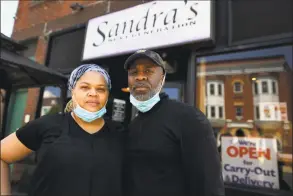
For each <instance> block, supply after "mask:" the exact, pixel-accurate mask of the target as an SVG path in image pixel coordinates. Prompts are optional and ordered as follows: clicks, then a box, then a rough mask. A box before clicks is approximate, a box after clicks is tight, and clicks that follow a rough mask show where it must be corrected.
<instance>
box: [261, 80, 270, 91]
mask: <svg viewBox="0 0 293 196" xmlns="http://www.w3.org/2000/svg"><path fill="white" fill-rule="evenodd" d="M261 88H262V93H268V92H269V91H268V83H267V81H262V82H261Z"/></svg>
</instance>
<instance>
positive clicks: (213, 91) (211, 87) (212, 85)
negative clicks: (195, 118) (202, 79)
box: [210, 84, 215, 95]
mask: <svg viewBox="0 0 293 196" xmlns="http://www.w3.org/2000/svg"><path fill="white" fill-rule="evenodd" d="M210 95H215V85H214V84H210Z"/></svg>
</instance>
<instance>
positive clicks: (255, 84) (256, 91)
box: [253, 82, 258, 95]
mask: <svg viewBox="0 0 293 196" xmlns="http://www.w3.org/2000/svg"><path fill="white" fill-rule="evenodd" d="M253 84H254V94H255V95H258V83H257V82H253Z"/></svg>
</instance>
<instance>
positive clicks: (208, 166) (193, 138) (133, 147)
mask: <svg viewBox="0 0 293 196" xmlns="http://www.w3.org/2000/svg"><path fill="white" fill-rule="evenodd" d="M160 97H161V101H160V102H159V103H158V104H156V105H155V106H154V107H153V108H152V109H151V110H150V111H149V112H146V113H139V115H138V116H137V117H136V118H135V119H134V120H133V122H132V123H131V124H130V125H129V133H128V141H127V144H128V145H127V170H126V176H127V180H126V182H127V186H126V187H127V190H126V195H127V196H165V195H166V196H167V195H168V196H223V195H224V185H223V180H222V172H221V163H220V157H219V154H218V151H217V147H216V141H215V137H214V135H213V130H212V127H211V125H210V123H209V121H208V119H207V118H206V117H205V115H204V114H203V113H202V112H200V111H199V110H198V109H196V108H193V107H190V106H188V105H186V104H183V103H180V102H176V101H173V100H170V99H169V98H168V96H167V95H166V94H161V95H160Z"/></svg>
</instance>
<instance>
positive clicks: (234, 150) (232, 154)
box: [227, 146, 238, 157]
mask: <svg viewBox="0 0 293 196" xmlns="http://www.w3.org/2000/svg"><path fill="white" fill-rule="evenodd" d="M227 154H228V155H229V156H230V157H237V155H238V149H237V147H235V146H229V147H228V148H227Z"/></svg>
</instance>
